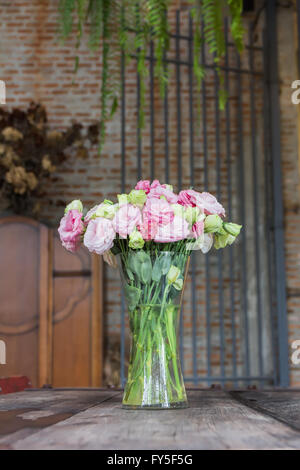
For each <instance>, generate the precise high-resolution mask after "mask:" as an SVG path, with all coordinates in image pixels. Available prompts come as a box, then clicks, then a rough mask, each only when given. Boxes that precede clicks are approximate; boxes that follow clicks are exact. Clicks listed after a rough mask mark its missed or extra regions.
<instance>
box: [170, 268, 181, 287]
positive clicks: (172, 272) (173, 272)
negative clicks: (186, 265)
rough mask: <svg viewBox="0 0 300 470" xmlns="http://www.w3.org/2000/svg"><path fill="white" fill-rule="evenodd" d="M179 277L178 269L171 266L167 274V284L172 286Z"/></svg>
mask: <svg viewBox="0 0 300 470" xmlns="http://www.w3.org/2000/svg"><path fill="white" fill-rule="evenodd" d="M179 276H180V269H179V268H177V267H176V266H174V265H173V264H172V266H171V267H170V269H169V272H168V274H167V281H168V283H169V284H174V282H176V281H177V279H178V278H179Z"/></svg>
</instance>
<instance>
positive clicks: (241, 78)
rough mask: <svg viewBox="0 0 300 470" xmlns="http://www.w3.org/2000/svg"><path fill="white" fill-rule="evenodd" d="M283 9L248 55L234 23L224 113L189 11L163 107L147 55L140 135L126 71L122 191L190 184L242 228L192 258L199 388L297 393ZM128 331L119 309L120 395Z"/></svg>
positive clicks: (185, 320) (193, 379)
mask: <svg viewBox="0 0 300 470" xmlns="http://www.w3.org/2000/svg"><path fill="white" fill-rule="evenodd" d="M275 3H276V2H275V1H269V2H266V4H267V6H266V9H267V11H266V12H265V13H264V17H263V15H262V17H261V18H260V19H259V21H257V19H256V20H255V21H254V22H248V26H247V27H248V38H247V40H246V43H247V44H246V47H245V50H244V52H243V54H242V56H241V57H240V56H239V55H238V54H237V52H236V50H235V48H234V45H233V43H232V41H231V39H230V37H229V33H228V26H227V22H226V21H225V24H224V28H225V32H226V54H225V59H224V63H223V64H222V67H221V69H222V71H223V73H224V86H225V89H226V91H227V94H228V101H227V104H226V109H225V111H220V110H219V106H218V94H219V87H220V83H219V77H218V74H217V71H216V68H215V65H214V63H213V61H212V60H211V58H210V57H209V55H208V54H207V51H206V50H205V47H204V46H203V45H202V51H201V62H202V64H203V66H204V68H205V70H206V77H205V79H204V80H203V82H202V89H201V94H200V97H199V93H197V91H196V87H195V84H194V82H193V75H192V73H191V72H192V67H193V22H192V19H191V17H190V14H189V12H187V11H177V12H176V15H175V18H174V20H175V21H174V24H173V32H172V34H170V40H171V49H170V52H169V53H168V55H165V64H168V67H169V69H170V72H169V73H170V81H169V85H168V89H167V92H166V95H165V97H164V99H163V100H162V101H161V100H160V99H159V96H158V95H159V93H158V91H157V85H156V83H155V80H154V64H155V56H154V52H153V47H152V45H151V47H150V49H149V53H148V56H147V61H148V64H149V82H148V83H147V90H148V94H147V102H146V108H147V112H148V115H149V119H146V121H147V123H148V124H147V126H146V128H145V129H144V130H143V131H142V132H141V131H140V130H139V128H138V117H137V118H136V119H137V120H136V126H135V127H134V129H132V128H131V127H128V125H127V124H128V120H129V116H133V115H137V116H138V112H137V110H138V106H139V102H140V83H139V78H138V76H137V74H136V61H135V60H134V61H133V64H131V65H130V66H129V67H130V70H128V69H127V68H126V67H125V60H124V59H123V61H122V71H121V74H122V106H121V137H122V145H121V178H122V179H121V190H122V192H125V191H126V190H127V189H129V188H130V187H132V185H133V184H134V182H135V181H136V180H137V179H138V180H139V179H154V178H158V179H160V180H161V181H164V182H166V183H171V184H173V185H174V186H175V189H176V190H178V191H179V190H180V189H181V188H182V187H187V186H193V187H195V189H197V190H199V191H202V190H205V191H210V192H212V193H214V194H215V195H216V197H217V198H218V199H219V200H220V201H221V202H222V203H223V205H224V206H225V207H226V208H227V216H228V219H229V220H234V221H236V222H238V223H241V224H242V225H243V230H242V232H241V235H240V239H239V241H238V242H237V243H236V244H235V245H233V246H231V247H227V248H226V249H225V250H223V251H222V250H220V251H214V252H213V251H211V252H210V253H209V254H208V255H206V256H204V255H202V254H201V253H198V252H194V253H193V255H192V257H191V263H190V276H189V279H190V281H189V284H188V285H187V287H186V292H185V301H184V305H183V311H182V315H181V324H180V354H181V360H182V366H183V373H184V377H185V381H186V383H188V384H191V385H194V386H199V385H201V386H207V385H209V386H210V385H212V384H221V385H222V386H231V387H239V386H251V385H256V386H257V387H263V386H266V385H269V386H270V385H273V386H287V385H288V383H289V378H288V346H287V320H286V299H285V295H286V294H285V267H284V247H283V243H284V241H283V209H282V190H281V168H280V159H281V156H280V123H279V102H278V96H279V89H278V70H277V34H276V6H275ZM132 76H133V77H136V82H135V83H132ZM197 96H198V98H200V101H201V106H200V108H201V109H200V116H199V115H198V113H197V109H196V108H197V106H196V101H197ZM126 328H127V325H126V316H125V306H124V300H122V312H121V382H122V384H123V385H124V382H125V333H126Z"/></svg>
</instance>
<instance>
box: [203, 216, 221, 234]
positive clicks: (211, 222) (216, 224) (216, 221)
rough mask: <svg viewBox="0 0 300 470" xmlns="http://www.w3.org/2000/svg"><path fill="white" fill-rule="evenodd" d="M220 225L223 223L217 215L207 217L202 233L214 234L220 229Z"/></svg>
mask: <svg viewBox="0 0 300 470" xmlns="http://www.w3.org/2000/svg"><path fill="white" fill-rule="evenodd" d="M222 225H223V221H222V219H221V217H220V216H219V215H217V214H213V215H208V216H207V217H206V218H205V221H204V231H205V232H206V233H215V232H218V231H219V230H220V229H221V228H222Z"/></svg>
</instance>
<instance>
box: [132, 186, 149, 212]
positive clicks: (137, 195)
mask: <svg viewBox="0 0 300 470" xmlns="http://www.w3.org/2000/svg"><path fill="white" fill-rule="evenodd" d="M146 199H147V196H146V193H145V191H144V190H143V189H133V190H132V191H130V193H129V195H128V201H129V202H130V203H131V204H133V205H134V206H138V207H140V208H142V207H143V205H144V204H145V202H146Z"/></svg>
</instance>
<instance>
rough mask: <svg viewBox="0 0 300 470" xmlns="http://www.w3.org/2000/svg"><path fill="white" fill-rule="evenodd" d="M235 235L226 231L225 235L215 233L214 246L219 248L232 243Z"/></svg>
mask: <svg viewBox="0 0 300 470" xmlns="http://www.w3.org/2000/svg"><path fill="white" fill-rule="evenodd" d="M235 239H236V237H234V236H233V235H230V234H229V233H227V234H226V235H219V234H216V235H215V243H214V247H215V248H216V249H217V250H219V248H225V246H227V245H232V243H233V242H234V241H235Z"/></svg>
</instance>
